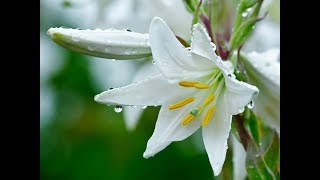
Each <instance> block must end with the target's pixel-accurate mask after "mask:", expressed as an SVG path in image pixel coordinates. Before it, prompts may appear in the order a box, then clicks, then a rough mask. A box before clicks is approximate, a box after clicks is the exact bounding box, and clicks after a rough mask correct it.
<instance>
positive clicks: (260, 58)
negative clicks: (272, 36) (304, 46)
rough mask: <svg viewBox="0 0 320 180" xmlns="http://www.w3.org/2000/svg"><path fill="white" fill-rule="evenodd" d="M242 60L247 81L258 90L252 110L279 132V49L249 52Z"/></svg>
mask: <svg viewBox="0 0 320 180" xmlns="http://www.w3.org/2000/svg"><path fill="white" fill-rule="evenodd" d="M243 62H244V66H245V69H246V72H247V75H248V80H249V82H250V83H251V84H254V85H255V86H257V87H258V88H259V90H260V93H259V95H258V96H257V97H256V99H255V106H254V108H253V110H254V111H255V113H256V114H257V115H258V116H259V117H261V118H262V120H263V121H264V122H265V123H266V124H268V125H270V126H271V127H272V128H275V129H276V130H277V131H278V133H280V50H279V49H277V48H274V49H270V50H268V51H265V52H263V53H258V52H250V53H248V54H245V58H244V61H243Z"/></svg>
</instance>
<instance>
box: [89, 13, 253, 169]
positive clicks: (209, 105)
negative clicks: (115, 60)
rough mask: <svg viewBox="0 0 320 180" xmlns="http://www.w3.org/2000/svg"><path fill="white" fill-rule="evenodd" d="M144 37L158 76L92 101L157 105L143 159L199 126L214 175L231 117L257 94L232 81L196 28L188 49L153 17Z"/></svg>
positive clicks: (230, 69) (228, 70) (223, 63)
mask: <svg viewBox="0 0 320 180" xmlns="http://www.w3.org/2000/svg"><path fill="white" fill-rule="evenodd" d="M149 34H150V45H151V50H152V55H153V58H154V61H155V66H156V67H157V68H158V70H159V71H160V74H158V75H156V76H153V77H150V78H147V79H145V80H142V81H139V82H137V83H134V84H131V85H128V86H125V87H121V88H116V89H112V90H108V91H105V92H103V93H101V94H98V95H96V96H95V100H96V101H97V102H100V103H103V104H109V105H120V106H133V105H136V106H154V105H162V107H161V110H160V113H159V116H158V120H157V123H156V127H155V131H154V133H153V135H152V137H151V138H150V139H149V141H148V144H147V149H146V151H145V152H144V157H145V158H149V157H151V156H154V155H155V154H156V153H158V152H159V151H161V150H163V149H164V148H165V147H167V146H168V145H169V144H170V143H171V142H173V141H181V140H183V139H185V138H187V137H188V136H190V135H191V134H193V133H194V132H195V131H196V130H198V129H199V128H200V127H201V125H202V127H203V129H202V133H203V140H204V144H205V148H206V150H207V153H208V156H209V160H210V163H211V165H212V168H213V171H214V174H215V175H218V174H219V173H220V172H221V169H222V166H223V163H224V160H225V155H226V150H227V139H228V136H229V131H230V128H231V127H230V126H231V117H232V115H235V114H238V113H240V112H242V111H243V109H244V107H245V106H246V105H247V104H248V103H249V102H250V101H251V100H252V99H253V98H254V96H255V95H256V94H257V93H258V91H259V90H258V89H257V88H256V87H255V86H251V85H249V84H247V83H244V82H240V81H238V80H236V79H235V78H234V75H233V67H232V64H231V63H230V62H229V61H222V60H221V58H220V57H219V56H217V55H216V54H215V52H214V51H215V46H214V44H212V43H211V40H210V38H209V36H208V34H207V32H206V30H205V29H204V28H203V27H202V26H201V25H200V24H197V25H195V26H194V28H193V34H192V38H191V40H192V43H191V48H190V50H189V49H187V48H185V47H184V46H183V45H182V44H181V43H180V42H179V41H178V40H177V39H176V37H175V35H174V34H173V32H172V31H171V30H170V28H169V27H168V26H167V25H166V23H165V22H164V21H163V20H161V19H160V18H154V19H153V21H152V23H151V25H150V30H149Z"/></svg>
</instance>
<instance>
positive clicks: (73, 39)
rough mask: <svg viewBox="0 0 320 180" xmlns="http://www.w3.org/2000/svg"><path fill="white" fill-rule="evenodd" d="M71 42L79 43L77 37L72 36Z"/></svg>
mask: <svg viewBox="0 0 320 180" xmlns="http://www.w3.org/2000/svg"><path fill="white" fill-rule="evenodd" d="M71 39H72V41H74V42H79V41H80V38H79V36H72V38H71Z"/></svg>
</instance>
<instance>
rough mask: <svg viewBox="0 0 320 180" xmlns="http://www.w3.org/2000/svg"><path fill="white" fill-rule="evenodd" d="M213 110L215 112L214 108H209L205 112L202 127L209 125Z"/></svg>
mask: <svg viewBox="0 0 320 180" xmlns="http://www.w3.org/2000/svg"><path fill="white" fill-rule="evenodd" d="M214 110H215V106H212V107H211V108H209V110H208V111H207V114H206V116H205V117H204V119H203V121H202V126H206V125H208V124H209V122H210V119H211V117H212V114H213V111H214Z"/></svg>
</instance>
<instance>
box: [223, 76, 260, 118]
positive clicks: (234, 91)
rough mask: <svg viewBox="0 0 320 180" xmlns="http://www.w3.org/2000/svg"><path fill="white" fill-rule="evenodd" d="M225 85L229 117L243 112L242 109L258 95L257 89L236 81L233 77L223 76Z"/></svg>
mask: <svg viewBox="0 0 320 180" xmlns="http://www.w3.org/2000/svg"><path fill="white" fill-rule="evenodd" d="M223 75H224V78H225V83H226V89H227V91H226V94H225V98H226V103H227V104H228V111H229V113H230V114H231V115H236V114H239V113H241V112H243V110H244V107H245V106H246V105H248V104H249V103H250V101H252V100H253V99H254V98H255V97H256V96H257V95H258V93H259V89H258V88H257V87H255V86H252V85H250V84H248V83H245V82H242V81H238V80H237V79H235V78H234V77H229V76H228V75H227V74H225V73H224V74H223Z"/></svg>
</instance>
